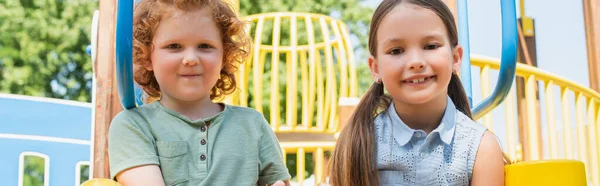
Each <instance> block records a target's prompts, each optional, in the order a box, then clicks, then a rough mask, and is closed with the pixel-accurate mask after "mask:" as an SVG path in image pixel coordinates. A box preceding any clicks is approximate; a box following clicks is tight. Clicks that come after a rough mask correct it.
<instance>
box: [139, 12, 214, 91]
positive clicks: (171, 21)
mask: <svg viewBox="0 0 600 186" xmlns="http://www.w3.org/2000/svg"><path fill="white" fill-rule="evenodd" d="M171 10H172V13H173V14H172V15H173V16H171V17H168V18H165V19H163V20H161V22H160V24H159V26H158V28H157V29H156V31H155V35H154V38H153V39H152V43H153V46H152V53H151V56H150V60H151V61H152V64H151V65H149V66H147V67H146V68H147V69H148V70H151V71H154V76H155V77H156V81H157V82H158V84H159V85H160V89H161V96H162V97H161V99H163V100H164V99H169V100H178V101H207V99H208V100H210V90H211V89H212V88H213V86H214V85H215V84H216V82H217V80H218V79H219V76H220V71H221V68H222V63H223V46H222V45H223V44H222V40H221V34H220V33H219V28H218V27H217V25H216V23H215V22H214V20H213V16H212V11H211V10H210V9H208V8H203V9H200V10H195V11H187V12H184V11H181V10H176V9H174V8H172V9H171Z"/></svg>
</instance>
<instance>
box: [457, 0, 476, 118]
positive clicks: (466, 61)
mask: <svg viewBox="0 0 600 186" xmlns="http://www.w3.org/2000/svg"><path fill="white" fill-rule="evenodd" d="M467 7H468V6H467V0H460V1H458V19H459V20H458V30H459V32H458V34H459V36H458V42H459V43H460V46H462V48H463V58H462V64H461V66H460V80H461V81H462V84H463V87H464V88H465V92H466V93H467V98H468V99H469V106H471V107H473V96H472V90H471V44H470V43H469V41H470V40H469V9H468V8H467Z"/></svg>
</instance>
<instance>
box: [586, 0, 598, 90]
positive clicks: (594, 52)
mask: <svg viewBox="0 0 600 186" xmlns="http://www.w3.org/2000/svg"><path fill="white" fill-rule="evenodd" d="M583 18H584V22H585V37H586V43H587V56H588V69H589V76H590V87H591V88H592V89H594V90H596V91H597V92H600V64H599V63H600V0H583Z"/></svg>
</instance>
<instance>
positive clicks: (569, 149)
mask: <svg viewBox="0 0 600 186" xmlns="http://www.w3.org/2000/svg"><path fill="white" fill-rule="evenodd" d="M568 91H569V88H566V87H562V89H561V92H560V97H561V107H562V123H563V133H564V135H563V136H564V144H565V149H564V152H565V157H566V158H567V159H573V146H572V144H573V142H572V141H573V140H572V139H573V138H572V137H571V136H572V132H571V113H570V109H569V108H570V107H569V106H570V105H569V96H568Z"/></svg>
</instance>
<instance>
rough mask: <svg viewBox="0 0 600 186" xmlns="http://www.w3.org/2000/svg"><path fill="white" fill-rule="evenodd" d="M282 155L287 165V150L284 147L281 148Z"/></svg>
mask: <svg viewBox="0 0 600 186" xmlns="http://www.w3.org/2000/svg"><path fill="white" fill-rule="evenodd" d="M281 155H282V156H283V164H284V165H287V158H286V157H287V150H286V149H284V148H281Z"/></svg>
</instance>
